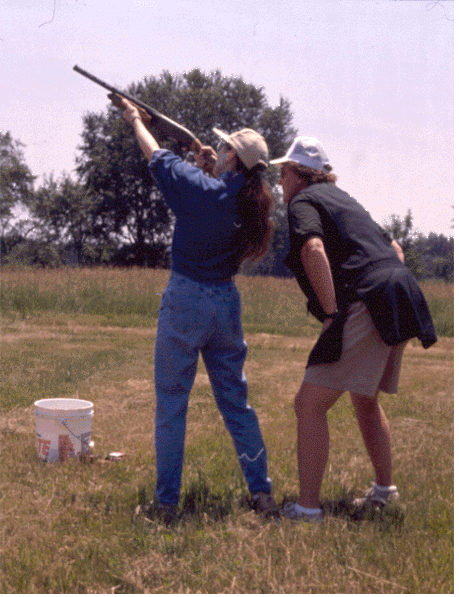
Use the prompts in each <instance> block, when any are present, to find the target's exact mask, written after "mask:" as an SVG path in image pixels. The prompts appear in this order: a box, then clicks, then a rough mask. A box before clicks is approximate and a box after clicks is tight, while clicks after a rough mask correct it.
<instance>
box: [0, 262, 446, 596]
mask: <svg viewBox="0 0 459 597" xmlns="http://www.w3.org/2000/svg"><path fill="white" fill-rule="evenodd" d="M166 280H167V273H166V272H163V271H152V270H126V271H121V270H118V271H115V270H56V271H43V272H38V271H33V270H31V271H11V272H9V271H4V272H2V288H1V291H2V296H1V308H2V343H1V350H2V354H1V357H2V379H1V382H2V414H1V420H0V422H1V433H2V459H1V466H2V485H3V487H2V489H3V491H2V496H1V501H0V514H1V519H2V545H1V566H2V575H1V580H2V592H4V593H262V592H264V593H452V592H453V591H454V586H453V507H454V499H453V369H454V365H453V323H452V320H453V287H452V285H442V284H428V285H424V286H423V288H424V290H425V293H426V296H427V298H428V302H429V305H430V306H431V309H432V313H433V316H434V320H435V323H436V327H437V330H438V332H439V334H440V335H441V337H440V338H439V341H438V342H437V343H436V344H435V345H434V346H433V347H432V348H430V349H429V350H427V351H425V350H423V349H422V347H421V346H420V344H419V342H418V341H411V342H410V343H409V345H408V347H407V350H406V353H405V358H404V365H403V368H402V376H401V383H400V392H399V394H398V395H397V396H395V397H394V396H383V397H382V399H381V401H382V404H383V406H384V408H385V409H386V412H387V414H388V417H389V420H390V422H391V428H392V433H393V451H394V480H395V482H396V483H397V485H398V487H399V490H400V492H401V500H400V503H399V504H397V505H396V506H395V505H394V506H391V507H390V508H389V509H387V510H386V511H384V512H383V513H382V514H381V513H376V514H372V513H370V512H367V513H364V514H363V515H357V513H355V512H354V511H353V510H352V507H351V506H350V503H351V501H352V496H353V495H355V494H360V492H361V491H362V490H364V489H365V488H366V487H367V486H368V485H369V482H370V481H371V480H372V470H371V467H370V464H369V462H368V458H367V456H366V453H365V450H364V447H363V444H362V440H361V439H360V436H359V434H358V429H357V424H356V422H355V418H354V417H353V414H352V410H351V406H350V401H349V398H348V396H344V397H343V398H342V399H341V400H340V401H339V402H338V403H337V404H336V405H335V407H334V408H333V409H332V410H331V412H330V415H329V421H330V434H331V452H330V460H329V465H328V468H327V472H326V477H325V480H324V485H323V489H322V500H323V506H324V510H325V511H326V512H327V514H328V515H327V516H326V518H325V521H324V523H322V524H319V525H310V524H292V523H290V522H289V521H285V520H280V521H264V520H261V519H259V518H258V517H257V516H256V515H255V513H254V512H253V511H251V510H250V509H249V507H248V505H247V495H248V494H247V490H246V487H245V484H244V480H243V478H242V475H241V473H240V470H239V467H238V462H237V457H236V455H235V453H234V450H233V447H232V444H231V440H230V438H229V435H228V434H227V432H226V431H225V430H224V426H223V423H222V421H221V418H220V415H219V413H218V411H217V408H216V406H215V403H214V400H213V397H212V394H211V391H210V386H209V383H208V380H207V376H206V374H205V370H204V367H203V365H202V363H200V366H199V370H198V375H197V378H196V383H195V385H194V388H193V391H192V395H191V397H190V406H189V414H188V427H187V445H186V457H185V467H184V475H183V486H182V498H181V504H180V513H181V517H180V518H179V520H178V521H177V523H176V524H175V525H174V526H172V527H166V526H164V525H161V524H160V523H159V522H155V523H151V524H148V523H145V522H143V521H140V520H136V519H135V518H133V516H132V515H133V511H134V508H135V506H136V505H137V504H138V503H139V502H143V501H145V500H150V499H152V497H153V490H154V485H155V468H154V452H153V416H154V379H153V348H154V341H155V324H156V315H157V310H158V306H159V301H160V296H161V293H162V290H163V288H164V286H165V284H166ZM237 283H238V286H239V288H240V291H241V295H242V299H243V306H244V309H243V322H244V328H245V330H246V340H247V343H248V347H249V352H248V358H247V362H246V367H245V370H246V374H247V378H248V381H249V392H250V403H251V404H252V406H254V407H255V408H256V411H257V414H258V416H259V420H260V425H261V427H262V431H263V434H264V438H265V442H266V444H267V447H268V452H269V474H270V477H271V478H272V479H273V484H274V493H275V497H276V499H277V500H278V501H280V502H281V501H282V500H284V499H287V498H295V497H296V496H297V491H298V483H297V468H296V457H295V454H296V441H295V417H294V413H293V408H292V402H293V397H294V395H295V392H296V391H297V389H298V387H299V384H300V382H301V379H302V375H303V370H304V366H305V363H306V361H307V357H308V354H309V351H310V349H311V347H312V345H313V343H314V338H315V336H316V335H317V331H318V326H317V324H315V323H314V322H313V320H311V319H309V318H307V317H306V315H305V306H304V299H303V298H302V296H301V293H300V292H299V290H298V289H297V287H296V284H295V282H294V281H292V280H277V279H270V278H246V277H242V276H241V277H239V278H238V280H237ZM57 396H68V397H71V396H79V397H80V398H82V399H85V400H90V401H92V402H93V403H94V409H95V414H94V418H93V421H92V439H93V440H94V442H95V447H94V451H95V454H96V455H100V456H101V458H100V459H96V460H95V461H94V462H92V463H82V462H79V461H68V462H64V463H58V464H52V465H45V464H42V463H41V462H40V461H38V459H37V457H36V453H35V420H34V414H33V402H34V401H35V400H37V399H39V398H44V397H57ZM111 451H122V452H125V453H126V458H125V460H124V461H122V462H107V461H105V460H104V458H103V457H104V456H105V455H106V454H107V453H109V452H111Z"/></svg>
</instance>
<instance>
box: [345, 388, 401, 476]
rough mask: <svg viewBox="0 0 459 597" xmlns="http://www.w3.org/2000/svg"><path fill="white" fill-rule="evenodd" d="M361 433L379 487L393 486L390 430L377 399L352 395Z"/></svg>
mask: <svg viewBox="0 0 459 597" xmlns="http://www.w3.org/2000/svg"><path fill="white" fill-rule="evenodd" d="M351 399H352V404H353V406H354V409H355V414H356V416H357V421H358V424H359V427H360V432H361V434H362V437H363V441H364V442H365V447H366V449H367V452H368V455H369V456H370V460H371V462H372V464H373V468H374V469H375V474H376V483H377V484H378V485H383V486H388V485H392V457H391V437H390V428H389V423H388V421H387V417H386V414H385V412H384V410H383V409H382V406H381V405H380V404H379V402H378V399H377V397H376V398H371V397H369V396H362V395H360V394H353V393H351Z"/></svg>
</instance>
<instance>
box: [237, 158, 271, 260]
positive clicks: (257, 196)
mask: <svg viewBox="0 0 459 597" xmlns="http://www.w3.org/2000/svg"><path fill="white" fill-rule="evenodd" d="M237 159H238V164H237V170H238V171H240V172H242V173H243V174H244V176H245V183H244V186H243V187H242V189H241V190H240V191H239V193H238V200H239V209H240V214H241V218H242V226H241V240H240V242H241V262H242V261H244V260H245V259H250V260H255V259H259V258H260V257H263V255H264V254H265V253H266V252H267V250H268V248H269V245H270V242H271V240H272V236H273V232H274V222H273V221H272V219H271V213H272V210H273V205H274V198H273V195H272V192H271V188H270V186H269V184H268V182H267V181H266V179H265V175H264V171H265V169H266V168H265V167H264V166H262V165H257V166H255V167H254V168H252V169H251V170H248V169H247V168H246V167H245V166H244V164H243V163H242V162H241V160H240V159H239V157H238V158H237Z"/></svg>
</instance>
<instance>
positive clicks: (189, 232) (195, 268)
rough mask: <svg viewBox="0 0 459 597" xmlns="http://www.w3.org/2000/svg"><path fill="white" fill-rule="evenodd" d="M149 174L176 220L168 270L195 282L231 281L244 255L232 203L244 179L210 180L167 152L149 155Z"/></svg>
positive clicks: (224, 177) (238, 175)
mask: <svg viewBox="0 0 459 597" xmlns="http://www.w3.org/2000/svg"><path fill="white" fill-rule="evenodd" d="M149 168H150V172H151V174H152V176H153V178H154V179H155V180H156V182H157V184H158V187H159V189H160V191H161V193H162V194H163V196H164V199H165V201H166V203H167V205H168V206H169V207H170V208H171V210H172V211H173V213H174V215H175V216H176V218H177V220H176V224H175V230H174V237H173V241H172V270H173V271H175V272H178V273H179V274H183V275H184V276H188V277H189V278H192V279H193V280H197V281H199V282H217V281H221V280H227V279H229V278H231V277H232V276H234V275H235V274H236V273H237V271H238V268H239V263H240V257H241V254H242V252H243V249H244V247H241V243H240V240H239V238H240V233H241V226H242V223H241V218H240V215H239V208H238V201H237V198H236V197H237V194H238V192H239V191H240V189H241V188H242V186H243V184H244V182H245V178H244V175H243V174H241V173H234V172H224V173H223V174H221V175H220V176H219V177H218V178H209V177H207V176H205V175H204V173H203V172H202V171H201V170H200V169H199V168H196V167H195V166H192V165H191V164H188V163H186V162H184V161H183V160H182V158H180V157H179V156H177V155H175V154H174V153H172V152H171V151H168V150H166V149H160V150H158V151H155V152H154V153H153V156H152V158H151V161H150V163H149Z"/></svg>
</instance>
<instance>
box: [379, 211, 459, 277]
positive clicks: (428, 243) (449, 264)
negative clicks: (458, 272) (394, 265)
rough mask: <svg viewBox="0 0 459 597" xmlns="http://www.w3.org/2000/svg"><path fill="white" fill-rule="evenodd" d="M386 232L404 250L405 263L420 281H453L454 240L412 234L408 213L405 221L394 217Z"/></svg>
mask: <svg viewBox="0 0 459 597" xmlns="http://www.w3.org/2000/svg"><path fill="white" fill-rule="evenodd" d="M385 229H386V230H387V231H388V232H389V234H390V235H391V236H392V238H394V239H395V240H396V241H397V242H398V243H399V245H400V246H401V247H402V249H403V252H404V253H405V264H406V265H407V266H408V267H409V268H410V269H411V271H412V272H413V273H414V275H415V276H416V277H417V278H418V279H425V278H440V279H443V280H445V281H446V282H452V281H453V278H454V239H453V238H452V237H451V238H446V237H445V236H444V235H442V234H435V233H433V232H431V233H430V234H429V236H428V237H427V238H426V237H425V236H423V235H422V234H420V233H418V232H415V231H413V218H412V215H411V210H408V212H407V214H406V215H405V217H404V218H401V217H400V216H396V215H394V214H393V215H391V219H390V223H389V224H388V225H386V226H385Z"/></svg>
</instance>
